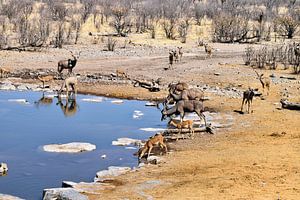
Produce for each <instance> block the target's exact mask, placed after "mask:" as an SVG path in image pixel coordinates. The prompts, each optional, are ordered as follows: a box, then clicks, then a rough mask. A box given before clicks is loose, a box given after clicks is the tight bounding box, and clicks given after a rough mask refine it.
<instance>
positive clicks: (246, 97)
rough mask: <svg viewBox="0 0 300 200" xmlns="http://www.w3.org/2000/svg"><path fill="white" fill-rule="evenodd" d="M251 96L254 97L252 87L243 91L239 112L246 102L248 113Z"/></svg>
mask: <svg viewBox="0 0 300 200" xmlns="http://www.w3.org/2000/svg"><path fill="white" fill-rule="evenodd" d="M253 97H254V90H253V89H251V88H249V89H248V90H246V91H244V93H243V101H242V107H241V112H243V106H244V103H245V104H248V113H250V107H251V105H252V100H253Z"/></svg>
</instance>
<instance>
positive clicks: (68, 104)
mask: <svg viewBox="0 0 300 200" xmlns="http://www.w3.org/2000/svg"><path fill="white" fill-rule="evenodd" d="M70 97H71V98H70ZM70 97H69V98H67V99H65V103H63V100H62V98H61V96H60V95H58V96H57V100H58V102H57V103H56V105H59V106H60V108H61V110H62V111H63V113H64V115H65V116H66V117H71V116H73V115H75V114H76V112H77V108H79V106H78V105H77V103H76V97H75V95H72V96H70Z"/></svg>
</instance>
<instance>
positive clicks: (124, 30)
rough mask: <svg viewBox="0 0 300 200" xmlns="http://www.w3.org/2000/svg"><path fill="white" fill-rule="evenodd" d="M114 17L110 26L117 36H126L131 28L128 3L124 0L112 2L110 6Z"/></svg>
mask: <svg viewBox="0 0 300 200" xmlns="http://www.w3.org/2000/svg"><path fill="white" fill-rule="evenodd" d="M110 11H111V14H112V16H113V18H114V20H113V22H112V23H111V26H112V27H113V28H114V29H115V30H116V32H117V34H118V35H119V36H126V35H127V34H128V32H130V30H131V26H132V24H131V20H130V18H129V12H130V4H128V3H127V2H126V1H124V0H121V1H120V0H119V1H116V2H114V5H113V6H112V7H111V8H110Z"/></svg>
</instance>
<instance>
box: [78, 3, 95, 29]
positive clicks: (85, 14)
mask: <svg viewBox="0 0 300 200" xmlns="http://www.w3.org/2000/svg"><path fill="white" fill-rule="evenodd" d="M95 5H96V1H95V0H84V1H82V8H81V9H80V13H81V17H82V20H83V23H85V22H86V20H87V19H88V18H89V16H90V14H91V13H92V12H93V10H94V9H96V8H95Z"/></svg>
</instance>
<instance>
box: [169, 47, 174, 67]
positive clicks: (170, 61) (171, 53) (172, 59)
mask: <svg viewBox="0 0 300 200" xmlns="http://www.w3.org/2000/svg"><path fill="white" fill-rule="evenodd" d="M173 61H174V54H173V51H170V52H169V69H171V68H172V67H173Z"/></svg>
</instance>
